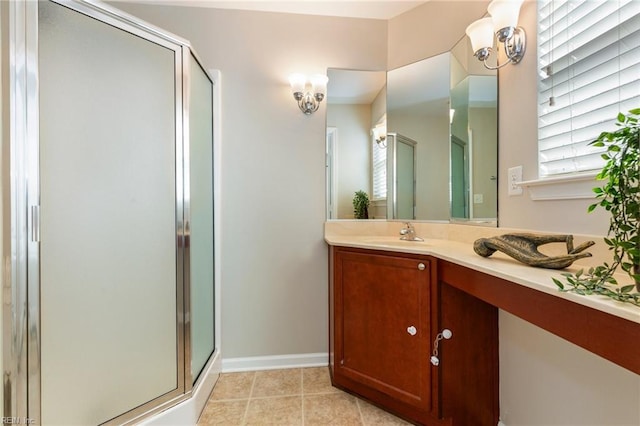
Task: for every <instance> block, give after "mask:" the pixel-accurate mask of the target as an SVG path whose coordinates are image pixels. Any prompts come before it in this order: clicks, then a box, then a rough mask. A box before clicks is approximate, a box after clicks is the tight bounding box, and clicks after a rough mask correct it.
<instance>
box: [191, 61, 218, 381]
mask: <svg viewBox="0 0 640 426" xmlns="http://www.w3.org/2000/svg"><path fill="white" fill-rule="evenodd" d="M189 68H190V70H191V87H190V90H189V149H190V158H191V161H190V163H189V167H190V172H189V178H190V205H191V232H190V240H191V241H190V254H191V268H190V275H191V373H192V377H193V381H194V382H195V381H196V380H197V378H198V376H199V375H200V373H201V372H202V369H203V368H204V366H205V364H206V363H207V361H208V359H209V358H210V356H211V354H212V353H213V350H214V292H213V289H214V286H213V284H214V281H213V280H214V273H213V271H214V264H213V262H214V257H213V127H212V122H213V85H212V83H211V81H210V80H209V78H208V76H207V75H206V73H205V72H204V71H203V70H202V68H201V67H200V65H199V64H198V62H197V61H196V60H195V59H194V58H193V57H190V63H189Z"/></svg>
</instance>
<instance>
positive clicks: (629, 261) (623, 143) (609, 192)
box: [553, 108, 640, 306]
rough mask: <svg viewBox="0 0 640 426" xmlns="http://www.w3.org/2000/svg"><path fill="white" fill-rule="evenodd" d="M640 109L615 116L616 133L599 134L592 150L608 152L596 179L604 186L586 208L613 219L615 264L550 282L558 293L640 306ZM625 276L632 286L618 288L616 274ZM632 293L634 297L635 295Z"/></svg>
mask: <svg viewBox="0 0 640 426" xmlns="http://www.w3.org/2000/svg"><path fill="white" fill-rule="evenodd" d="M639 116H640V108H637V109H633V110H631V111H629V113H628V114H627V115H624V114H622V113H620V114H618V118H617V120H618V121H617V123H616V124H617V125H618V130H616V131H614V132H603V133H602V134H600V136H599V137H598V138H597V139H596V140H595V141H593V142H591V145H593V146H597V147H606V151H605V152H604V153H603V154H602V158H604V159H605V161H606V163H605V165H604V166H603V167H602V170H601V171H600V173H598V175H597V176H596V179H597V180H599V181H603V185H602V186H601V187H596V188H594V189H593V192H595V194H596V198H597V199H598V202H597V203H595V204H592V205H590V206H589V208H588V211H589V212H592V211H593V210H594V209H596V208H597V207H603V208H604V209H605V210H607V211H608V212H609V213H610V214H611V218H610V221H609V232H608V235H607V238H605V239H604V242H605V244H607V245H608V246H609V250H611V251H612V252H613V262H612V263H607V262H605V263H603V264H602V265H601V266H597V267H595V268H590V269H589V270H588V271H586V272H585V271H584V270H580V271H578V272H577V273H575V274H570V273H566V274H563V275H564V277H565V278H566V283H564V284H563V283H562V282H561V281H560V280H557V279H555V278H554V280H553V281H554V282H555V283H556V285H557V286H558V287H559V289H560V290H561V291H572V292H575V293H578V294H584V295H589V294H600V295H604V296H608V297H611V298H612V299H615V300H618V301H621V302H628V303H632V304H634V305H636V306H640V126H639V123H638V118H639ZM618 268H620V269H622V271H624V272H626V273H627V274H628V275H629V277H631V279H632V280H633V282H634V284H630V285H624V286H618V285H617V284H618V283H617V281H616V279H615V278H614V276H613V275H614V273H615V272H616V271H617V270H618ZM634 290H635V291H634Z"/></svg>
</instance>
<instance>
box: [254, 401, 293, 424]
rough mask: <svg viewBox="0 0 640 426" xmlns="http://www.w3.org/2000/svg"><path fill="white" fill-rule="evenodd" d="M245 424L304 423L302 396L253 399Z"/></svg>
mask: <svg viewBox="0 0 640 426" xmlns="http://www.w3.org/2000/svg"><path fill="white" fill-rule="evenodd" d="M245 425H247V426H249V425H282V426H294V425H300V426H301V425H302V397H301V396H285V397H275V398H260V399H251V400H250V401H249V408H248V409H247V417H246V423H245Z"/></svg>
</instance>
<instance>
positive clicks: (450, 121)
mask: <svg viewBox="0 0 640 426" xmlns="http://www.w3.org/2000/svg"><path fill="white" fill-rule="evenodd" d="M454 115H456V110H455V109H453V108H450V109H449V124H453V116H454Z"/></svg>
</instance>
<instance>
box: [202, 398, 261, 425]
mask: <svg viewBox="0 0 640 426" xmlns="http://www.w3.org/2000/svg"><path fill="white" fill-rule="evenodd" d="M248 403H249V400H248V399H240V400H235V401H211V400H210V401H209V402H208V403H207V405H206V406H205V408H204V411H203V412H202V415H201V416H200V419H199V420H198V426H205V425H206V426H210V425H219V426H238V425H241V424H242V421H243V419H244V415H245V412H246V411H247V404H248Z"/></svg>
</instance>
